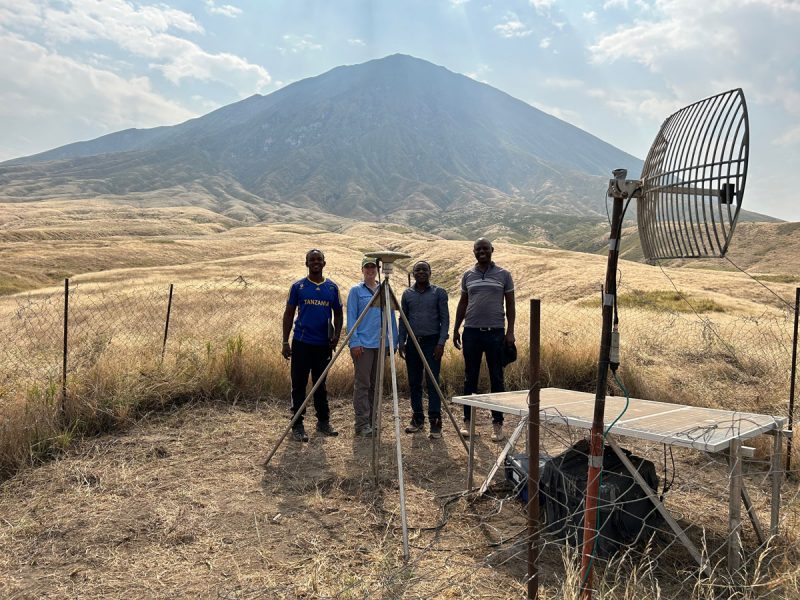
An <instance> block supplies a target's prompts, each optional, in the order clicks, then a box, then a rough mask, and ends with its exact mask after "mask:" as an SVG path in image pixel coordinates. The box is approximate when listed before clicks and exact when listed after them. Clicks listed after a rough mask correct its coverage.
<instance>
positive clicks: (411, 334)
mask: <svg viewBox="0 0 800 600" xmlns="http://www.w3.org/2000/svg"><path fill="white" fill-rule="evenodd" d="M392 298H393V299H394V301H395V303H396V304H397V310H398V312H399V313H400V318H401V319H402V320H403V323H405V325H406V330H407V331H408V339H410V340H411V341H412V342H414V347H415V348H416V349H417V352H418V353H419V357H420V358H421V359H422V365H423V366H424V367H425V372H426V373H427V374H428V377H430V379H431V381H432V382H433V386H434V388H435V389H436V392H437V393H438V394H439V398H441V400H442V408H443V409H444V411H445V412H446V413H447V416H448V417H450V422H451V423H452V424H453V427H454V428H455V430H456V433H457V434H458V439H459V440H461V445H462V446H464V450H465V451H466V452H467V453H469V448H468V447H467V442H466V440H465V439H464V436H463V435H461V428H460V427H459V426H458V422H457V421H456V419H455V417H454V416H453V412H452V411H451V410H450V407H449V406H448V405H447V399H446V398H445V396H444V394H443V393H442V390H441V388H440V387H439V382H438V381H436V378H435V377H434V376H433V371H431V366H430V365H429V364H428V361H427V360H426V359H425V355H424V354H423V353H422V348H420V345H419V342H418V341H417V338H416V336H415V335H414V331H413V330H412V329H411V323H409V322H408V317H406V315H405V313H404V312H403V309H402V308H401V307H400V303H399V302H397V298H396V297H395V295H394V292H392Z"/></svg>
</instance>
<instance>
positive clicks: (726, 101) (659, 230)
mask: <svg viewBox="0 0 800 600" xmlns="http://www.w3.org/2000/svg"><path fill="white" fill-rule="evenodd" d="M749 148H750V131H749V123H748V118H747V104H746V103H745V99H744V94H743V93H742V90H741V89H735V90H731V91H728V92H725V93H722V94H718V95H716V96H711V97H710V98H706V99H705V100H700V101H699V102H695V103H694V104H690V105H689V106H687V107H685V108H682V109H681V110H679V111H678V112H676V113H675V114H673V115H672V116H670V117H668V118H667V120H666V121H664V124H663V125H662V126H661V130H660V131H659V132H658V135H657V136H656V139H655V141H654V142H653V145H652V146H651V147H650V152H649V153H648V155H647V159H646V160H645V162H644V168H643V170H642V178H641V196H640V198H639V201H638V204H637V213H638V220H639V237H640V239H641V243H642V249H643V250H644V255H645V257H646V258H648V259H651V260H653V259H669V258H705V257H723V256H725V253H726V252H727V250H728V244H729V243H730V241H731V237H732V235H733V230H734V228H735V227H736V220H737V218H738V216H739V210H740V209H741V208H742V198H743V196H744V185H745V180H746V178H747V161H748V154H749Z"/></svg>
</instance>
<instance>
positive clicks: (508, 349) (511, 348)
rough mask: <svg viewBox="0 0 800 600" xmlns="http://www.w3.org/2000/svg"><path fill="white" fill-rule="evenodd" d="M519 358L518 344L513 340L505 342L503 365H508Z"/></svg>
mask: <svg viewBox="0 0 800 600" xmlns="http://www.w3.org/2000/svg"><path fill="white" fill-rule="evenodd" d="M515 360H517V345H516V344H514V343H513V342H512V343H511V344H506V343H503V359H502V362H503V367H507V366H508V365H510V364H511V363H513V362H514V361H515Z"/></svg>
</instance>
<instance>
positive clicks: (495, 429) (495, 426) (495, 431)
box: [492, 423, 506, 443]
mask: <svg viewBox="0 0 800 600" xmlns="http://www.w3.org/2000/svg"><path fill="white" fill-rule="evenodd" d="M505 439H506V434H505V433H503V424H502V423H492V441H493V442H498V443H500V442H502V441H503V440H505Z"/></svg>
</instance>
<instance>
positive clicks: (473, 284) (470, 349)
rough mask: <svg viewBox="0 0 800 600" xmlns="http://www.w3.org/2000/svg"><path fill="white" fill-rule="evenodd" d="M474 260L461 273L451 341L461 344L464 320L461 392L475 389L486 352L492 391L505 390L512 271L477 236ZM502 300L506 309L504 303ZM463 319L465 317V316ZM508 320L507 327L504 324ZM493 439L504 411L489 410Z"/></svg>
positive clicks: (466, 421)
mask: <svg viewBox="0 0 800 600" xmlns="http://www.w3.org/2000/svg"><path fill="white" fill-rule="evenodd" d="M472 252H473V254H474V255H475V259H476V260H477V262H476V263H475V266H474V267H472V268H471V269H469V270H468V271H466V272H465V273H464V275H463V276H462V277H461V299H460V300H459V301H458V308H456V321H455V325H454V331H453V345H454V346H455V347H456V348H461V334H460V333H459V331H458V330H459V328H460V327H461V323H462V322H463V323H464V395H465V396H468V395H470V394H475V393H476V392H477V391H478V377H479V375H480V372H481V359H482V357H483V355H484V354H485V355H486V366H487V367H488V368H489V383H490V386H491V390H492V392H504V391H505V390H506V388H505V382H504V381H503V346H504V345H511V344H513V343H514V321H515V320H516V309H515V304H514V281H513V279H512V278H511V273H509V272H508V271H506V270H505V269H502V268H500V267H498V266H497V265H496V264H494V262H493V261H492V253H493V252H494V247H493V246H492V243H491V242H490V241H489V240H487V239H485V238H478V239H477V240H475V244H474V246H473V248H472ZM504 303H505V311H503V304H504ZM465 319H466V320H465ZM506 321H508V329H506V328H505V325H506ZM469 417H470V407H469V406H464V428H463V429H462V430H461V433H462V435H469ZM492 429H493V431H492V441H495V442H501V441H503V439H505V435H504V433H503V413H501V412H499V411H495V410H493V411H492Z"/></svg>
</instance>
